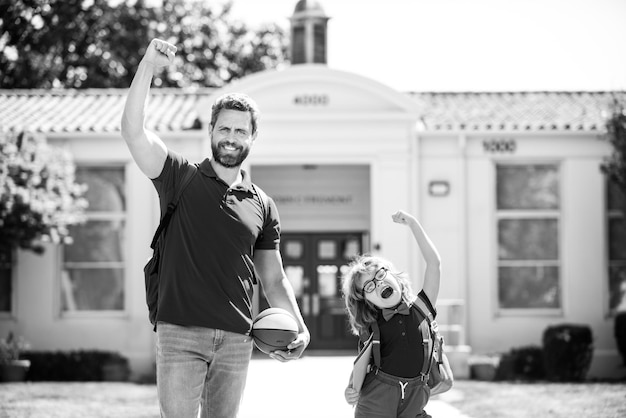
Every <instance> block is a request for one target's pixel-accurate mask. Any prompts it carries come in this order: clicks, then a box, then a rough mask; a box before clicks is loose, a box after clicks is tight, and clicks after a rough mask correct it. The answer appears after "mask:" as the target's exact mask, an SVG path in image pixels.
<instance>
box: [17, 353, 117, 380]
mask: <svg viewBox="0 0 626 418" xmlns="http://www.w3.org/2000/svg"><path fill="white" fill-rule="evenodd" d="M23 358H25V359H28V360H30V362H31V366H30V370H29V371H28V374H27V375H26V380H30V381H57V382H84V381H102V380H103V368H104V367H105V365H106V364H110V363H122V364H124V365H125V366H126V368H128V360H127V359H126V358H124V357H123V356H121V355H120V354H118V353H115V352H110V351H97V350H91V351H89V350H78V351H66V352H61V351H55V352H51V351H31V352H27V353H25V354H24V355H23Z"/></svg>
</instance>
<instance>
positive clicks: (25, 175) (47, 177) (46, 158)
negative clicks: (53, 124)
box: [0, 131, 87, 262]
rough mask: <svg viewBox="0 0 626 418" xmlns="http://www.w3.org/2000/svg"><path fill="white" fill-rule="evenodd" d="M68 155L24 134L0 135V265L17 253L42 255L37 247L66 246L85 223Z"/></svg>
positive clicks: (84, 204) (81, 190) (82, 190)
mask: <svg viewBox="0 0 626 418" xmlns="http://www.w3.org/2000/svg"><path fill="white" fill-rule="evenodd" d="M74 170H75V165H74V162H73V160H72V157H71V154H70V153H69V152H68V151H65V150H63V149H60V148H54V147H51V146H49V145H48V144H47V142H46V140H45V138H44V137H43V136H39V135H35V134H32V133H29V132H15V131H8V132H7V131H5V132H0V262H7V261H8V260H10V258H11V253H12V251H13V250H14V249H16V248H18V247H19V248H24V249H27V250H32V251H35V252H36V253H41V252H42V251H43V249H44V248H43V245H42V241H43V242H45V241H48V242H53V243H68V242H71V238H70V237H69V231H68V227H69V226H71V225H74V224H77V223H80V222H82V221H83V220H84V215H83V213H84V210H85V208H86V207H87V201H86V200H85V199H84V198H83V195H84V193H85V190H86V189H85V187H84V186H82V185H79V184H76V183H75V178H74Z"/></svg>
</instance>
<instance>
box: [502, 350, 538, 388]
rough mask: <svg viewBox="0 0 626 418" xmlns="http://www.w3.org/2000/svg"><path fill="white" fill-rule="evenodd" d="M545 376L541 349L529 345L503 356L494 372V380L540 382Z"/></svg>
mask: <svg viewBox="0 0 626 418" xmlns="http://www.w3.org/2000/svg"><path fill="white" fill-rule="evenodd" d="M545 376H546V372H545V369H544V367H543V349H542V348H541V347H539V346H534V345H529V346H525V347H520V348H513V349H511V351H510V352H509V353H507V354H504V355H503V356H502V358H501V359H500V363H499V364H498V369H497V370H496V377H495V379H496V380H541V379H544V378H545Z"/></svg>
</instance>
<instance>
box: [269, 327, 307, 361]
mask: <svg viewBox="0 0 626 418" xmlns="http://www.w3.org/2000/svg"><path fill="white" fill-rule="evenodd" d="M310 341H311V335H310V334H309V332H308V331H305V332H301V333H300V334H298V336H297V337H296V339H295V340H293V341H292V342H291V343H290V344H289V345H288V346H287V351H282V350H276V351H272V352H271V353H270V357H271V358H273V359H274V360H278V361H282V362H283V363H285V362H287V361H290V360H297V359H299V358H300V357H301V356H302V353H304V350H305V349H306V348H307V346H308V345H309V342H310Z"/></svg>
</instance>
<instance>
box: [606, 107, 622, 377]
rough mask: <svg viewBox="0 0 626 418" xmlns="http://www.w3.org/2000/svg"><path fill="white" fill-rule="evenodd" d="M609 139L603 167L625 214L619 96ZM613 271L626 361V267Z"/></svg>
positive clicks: (617, 330)
mask: <svg viewBox="0 0 626 418" xmlns="http://www.w3.org/2000/svg"><path fill="white" fill-rule="evenodd" d="M606 139H607V140H608V141H609V142H610V143H611V145H612V147H613V152H612V154H611V155H610V156H609V157H607V158H605V159H604V162H603V163H602V164H601V166H600V169H601V170H602V172H603V173H604V174H606V176H607V178H608V180H609V181H610V182H613V183H614V184H615V185H617V187H618V188H619V190H620V191H621V195H622V214H626V206H624V205H625V204H626V199H624V198H623V197H624V196H626V109H625V105H624V103H623V102H621V101H620V100H618V99H617V98H615V100H614V102H613V106H612V109H611V115H610V116H609V118H608V119H607V122H606ZM622 228H623V226H622ZM616 235H617V236H618V237H619V236H622V237H623V236H624V235H623V234H616ZM618 239H619V238H618ZM612 274H614V275H615V278H612V280H614V281H615V291H616V292H618V294H616V295H614V296H613V297H615V298H616V299H617V300H618V301H619V304H617V306H616V308H615V317H614V323H613V335H614V337H615V341H616V343H617V349H618V351H619V353H620V355H621V357H622V361H623V364H625V365H626V270H622V269H618V270H616V271H615V272H613V273H612Z"/></svg>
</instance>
